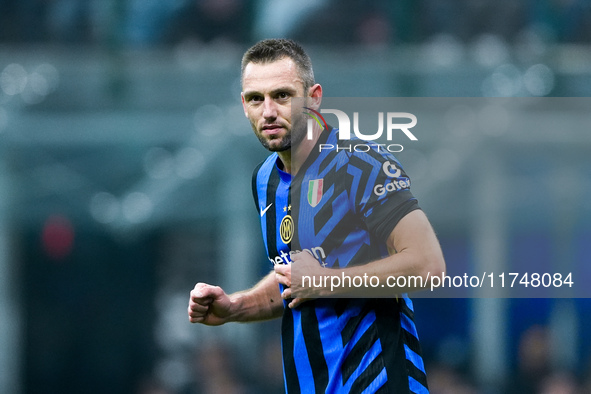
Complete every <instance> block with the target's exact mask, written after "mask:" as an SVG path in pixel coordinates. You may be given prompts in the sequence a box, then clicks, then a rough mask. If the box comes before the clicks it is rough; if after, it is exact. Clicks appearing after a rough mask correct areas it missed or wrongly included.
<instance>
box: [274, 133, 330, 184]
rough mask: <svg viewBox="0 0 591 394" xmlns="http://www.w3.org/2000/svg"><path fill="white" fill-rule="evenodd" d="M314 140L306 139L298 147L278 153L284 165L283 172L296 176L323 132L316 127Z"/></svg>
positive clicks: (313, 134) (313, 135)
mask: <svg viewBox="0 0 591 394" xmlns="http://www.w3.org/2000/svg"><path fill="white" fill-rule="evenodd" d="M314 126H315V127H314V129H313V133H312V139H311V140H309V139H308V138H304V139H303V140H302V141H301V142H300V143H299V144H297V146H292V147H291V148H290V149H288V150H286V151H283V152H277V155H278V156H279V159H280V160H281V163H283V171H285V172H287V173H289V174H291V175H295V174H297V172H298V170H299V169H300V167H301V166H302V164H303V163H304V161H305V160H306V158H307V157H308V155H309V154H310V152H312V149H313V148H314V146H315V145H316V141H318V138H319V137H320V133H321V132H322V130H321V129H320V128H319V127H318V126H317V125H314Z"/></svg>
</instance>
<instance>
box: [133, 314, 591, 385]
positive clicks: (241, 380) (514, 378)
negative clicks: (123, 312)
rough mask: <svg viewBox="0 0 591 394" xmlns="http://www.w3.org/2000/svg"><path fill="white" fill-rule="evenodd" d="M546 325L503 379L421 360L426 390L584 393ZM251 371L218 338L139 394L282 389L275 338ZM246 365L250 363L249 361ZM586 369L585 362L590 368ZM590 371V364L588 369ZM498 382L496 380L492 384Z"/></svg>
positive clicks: (584, 381) (528, 337)
mask: <svg viewBox="0 0 591 394" xmlns="http://www.w3.org/2000/svg"><path fill="white" fill-rule="evenodd" d="M550 337H551V335H550V332H549V329H548V328H547V327H545V326H541V325H532V326H531V327H530V328H529V329H527V330H526V331H525V332H524V333H523V335H522V336H521V338H520V340H519V344H518V354H517V357H516V359H515V360H513V361H511V362H510V364H511V365H512V367H511V372H510V376H508V377H507V379H506V381H505V382H502V383H500V384H495V387H492V386H490V387H487V384H482V383H478V382H476V381H475V378H474V373H473V371H470V367H469V366H463V367H462V366H457V365H452V364H450V363H448V362H447V361H446V360H440V359H437V358H430V359H427V361H428V365H427V374H428V375H427V376H428V380H429V389H430V392H431V394H489V393H500V392H502V393H505V394H590V393H591V376H589V374H582V375H581V374H577V373H575V372H573V371H570V370H569V369H568V368H561V366H559V365H554V363H553V361H552V357H551V352H552V346H553V345H552V340H551V338H550ZM251 358H252V362H253V363H254V364H253V365H254V366H255V367H254V368H255V371H256V373H255V374H248V373H245V371H246V370H248V369H252V368H245V367H244V366H243V365H239V363H238V362H237V359H236V357H234V356H233V352H232V350H231V347H229V346H228V345H225V344H224V343H223V342H215V343H208V344H204V346H201V347H200V348H199V349H198V350H196V351H195V353H194V355H193V357H192V359H193V361H192V366H193V370H192V371H191V379H190V380H189V381H188V383H187V384H186V385H184V386H182V387H180V388H177V389H175V388H170V387H167V385H166V384H164V383H163V382H162V381H161V380H159V379H158V378H157V377H152V378H148V379H145V380H142V381H141V382H139V385H138V387H137V388H138V393H139V394H222V393H224V394H229V393H231V394H250V393H269V394H271V393H282V392H284V391H283V373H282V367H281V360H282V358H281V349H280V344H279V341H267V342H266V343H265V344H264V345H263V346H261V347H260V352H259V354H253V355H252V357H251ZM251 367H252V365H251ZM590 367H591V366H590ZM589 371H591V368H589ZM497 383H499V382H497Z"/></svg>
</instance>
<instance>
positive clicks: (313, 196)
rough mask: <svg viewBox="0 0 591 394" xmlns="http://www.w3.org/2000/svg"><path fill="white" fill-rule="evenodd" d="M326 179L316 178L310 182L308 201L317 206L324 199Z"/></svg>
mask: <svg viewBox="0 0 591 394" xmlns="http://www.w3.org/2000/svg"><path fill="white" fill-rule="evenodd" d="M323 183H324V179H314V180H311V181H310V183H308V203H309V204H310V205H311V206H312V207H315V206H316V205H318V204H319V203H320V200H321V199H322V184H323Z"/></svg>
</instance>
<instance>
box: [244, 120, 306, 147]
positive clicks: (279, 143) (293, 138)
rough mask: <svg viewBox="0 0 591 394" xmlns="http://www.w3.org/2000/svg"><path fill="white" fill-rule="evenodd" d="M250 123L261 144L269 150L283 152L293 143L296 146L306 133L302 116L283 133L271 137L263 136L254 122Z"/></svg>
mask: <svg viewBox="0 0 591 394" xmlns="http://www.w3.org/2000/svg"><path fill="white" fill-rule="evenodd" d="M251 125H252V128H253V130H254V131H255V134H256V136H257V138H258V139H259V141H260V142H261V145H263V147H264V148H265V149H267V150H269V151H271V152H284V151H286V150H288V149H291V148H292V146H293V145H296V146H297V144H299V143H300V142H302V140H303V139H304V137H305V136H306V133H307V128H306V122H305V120H303V117H302V119H301V120H300V119H298V121H296V122H295V123H294V124H293V125H292V127H291V128H286V130H287V132H286V133H285V135H283V136H281V137H277V138H271V139H268V138H265V136H263V134H262V133H259V132H258V131H257V128H256V126H255V125H254V124H252V123H251Z"/></svg>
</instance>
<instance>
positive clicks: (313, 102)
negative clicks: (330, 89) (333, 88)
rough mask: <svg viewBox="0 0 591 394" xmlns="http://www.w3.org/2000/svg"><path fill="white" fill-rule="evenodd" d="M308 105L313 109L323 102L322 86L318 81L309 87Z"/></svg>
mask: <svg viewBox="0 0 591 394" xmlns="http://www.w3.org/2000/svg"><path fill="white" fill-rule="evenodd" d="M307 102H308V104H307V105H308V106H310V108H313V109H316V110H317V109H319V108H320V104H321V103H322V86H321V85H320V84H319V83H317V84H315V85H314V86H312V87H310V88H309V89H308V100H307Z"/></svg>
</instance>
